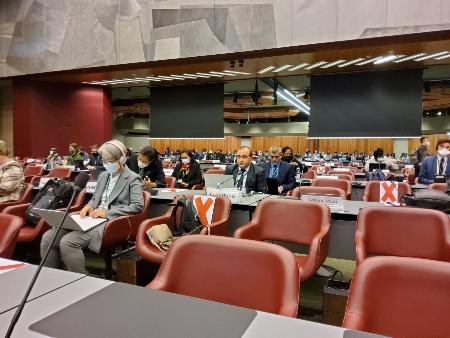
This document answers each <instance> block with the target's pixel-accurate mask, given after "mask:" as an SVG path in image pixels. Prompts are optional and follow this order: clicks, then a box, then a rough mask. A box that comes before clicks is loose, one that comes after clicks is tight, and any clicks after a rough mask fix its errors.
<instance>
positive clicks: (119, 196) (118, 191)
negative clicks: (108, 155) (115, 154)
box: [88, 167, 144, 253]
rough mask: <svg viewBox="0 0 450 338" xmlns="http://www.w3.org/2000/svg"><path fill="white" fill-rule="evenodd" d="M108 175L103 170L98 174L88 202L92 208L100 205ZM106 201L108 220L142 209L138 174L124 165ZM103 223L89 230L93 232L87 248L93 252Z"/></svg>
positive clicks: (136, 212) (97, 245)
mask: <svg viewBox="0 0 450 338" xmlns="http://www.w3.org/2000/svg"><path fill="white" fill-rule="evenodd" d="M108 177H109V174H108V173H107V172H105V171H104V172H102V173H101V174H100V175H99V176H98V179H97V187H96V188H95V192H94V196H92V198H91V200H90V201H89V203H88V204H89V205H90V206H91V207H92V208H94V209H96V208H98V206H99V205H100V202H101V200H102V194H103V191H104V190H105V188H106V184H107V182H108ZM107 202H108V209H107V210H105V211H106V218H107V219H108V220H110V219H113V218H116V217H119V216H124V215H130V214H138V213H140V212H141V211H142V210H143V209H144V194H143V192H142V182H141V178H140V177H139V175H138V174H135V173H134V172H132V171H131V170H130V169H128V168H127V167H125V168H124V171H123V172H122V173H121V174H120V176H119V179H118V180H117V183H116V185H115V187H114V189H113V191H112V192H111V195H110V196H109V197H108V201H107ZM105 224H106V223H104V224H102V225H100V226H98V227H96V228H94V229H92V230H90V231H93V232H94V237H93V238H92V240H91V241H90V242H89V249H90V250H92V251H94V252H97V253H98V252H100V249H101V245H102V237H103V231H104V229H105Z"/></svg>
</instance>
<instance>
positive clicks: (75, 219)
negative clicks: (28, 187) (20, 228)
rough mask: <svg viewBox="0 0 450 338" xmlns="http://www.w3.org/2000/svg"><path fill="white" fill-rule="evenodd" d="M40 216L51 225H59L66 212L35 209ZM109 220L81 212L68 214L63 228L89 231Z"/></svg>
mask: <svg viewBox="0 0 450 338" xmlns="http://www.w3.org/2000/svg"><path fill="white" fill-rule="evenodd" d="M33 211H35V212H36V213H37V214H38V215H39V216H41V217H42V218H43V219H44V220H45V221H46V222H47V223H48V224H49V225H50V226H52V227H57V226H58V225H59V223H60V222H61V220H62V218H63V216H64V212H63V211H59V210H46V209H37V208H35V209H33ZM106 221H108V220H107V219H106V218H92V217H90V216H86V217H81V216H80V214H78V213H76V214H69V215H67V217H66V219H65V221H64V224H63V225H62V228H63V229H67V230H77V231H83V232H86V231H89V230H91V229H93V228H95V227H96V226H99V225H100V224H103V223H105V222H106Z"/></svg>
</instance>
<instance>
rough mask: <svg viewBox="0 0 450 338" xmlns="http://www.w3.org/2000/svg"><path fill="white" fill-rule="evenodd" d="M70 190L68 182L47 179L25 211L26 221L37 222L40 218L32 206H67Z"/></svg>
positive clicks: (48, 207)
mask: <svg viewBox="0 0 450 338" xmlns="http://www.w3.org/2000/svg"><path fill="white" fill-rule="evenodd" d="M72 192H73V187H72V185H71V184H70V183H68V182H65V181H63V180H61V179H51V180H48V181H47V183H45V185H44V187H43V188H42V189H41V190H40V191H39V193H38V194H37V195H36V197H35V198H34V199H33V201H32V202H31V204H30V206H29V207H28V208H27V210H26V211H25V219H26V221H27V223H31V224H37V223H38V222H39V220H40V219H41V216H39V215H38V214H36V213H35V212H34V208H37V209H47V210H55V209H60V208H65V207H67V205H68V204H69V202H70V198H71V197H72Z"/></svg>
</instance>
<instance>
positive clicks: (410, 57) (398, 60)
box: [394, 53, 427, 63]
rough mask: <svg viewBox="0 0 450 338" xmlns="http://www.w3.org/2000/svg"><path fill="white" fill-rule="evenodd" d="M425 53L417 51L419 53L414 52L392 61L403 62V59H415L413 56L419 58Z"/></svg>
mask: <svg viewBox="0 0 450 338" xmlns="http://www.w3.org/2000/svg"><path fill="white" fill-rule="evenodd" d="M425 55H427V54H426V53H419V54H415V55H410V56H405V57H403V58H400V59H397V60H394V62H395V63H400V62H405V61H408V60H412V59H415V58H420V57H421V56H425Z"/></svg>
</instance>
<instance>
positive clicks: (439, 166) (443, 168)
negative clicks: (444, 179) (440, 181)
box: [419, 139, 450, 184]
mask: <svg viewBox="0 0 450 338" xmlns="http://www.w3.org/2000/svg"><path fill="white" fill-rule="evenodd" d="M436 150H437V153H436V156H428V157H425V159H424V160H423V162H422V165H421V166H420V174H419V182H420V183H423V184H431V183H433V182H434V176H435V175H445V176H450V165H448V164H449V163H448V157H449V155H450V140H447V139H444V140H439V141H438V142H437V144H436Z"/></svg>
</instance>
